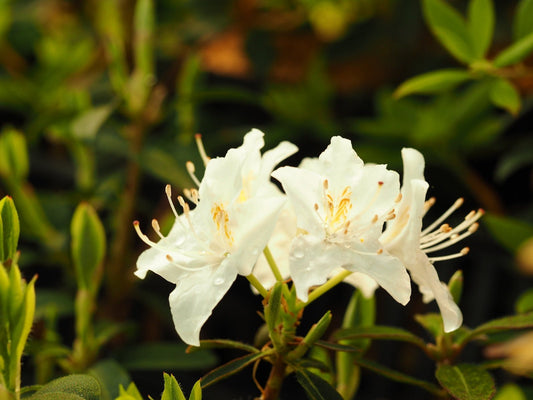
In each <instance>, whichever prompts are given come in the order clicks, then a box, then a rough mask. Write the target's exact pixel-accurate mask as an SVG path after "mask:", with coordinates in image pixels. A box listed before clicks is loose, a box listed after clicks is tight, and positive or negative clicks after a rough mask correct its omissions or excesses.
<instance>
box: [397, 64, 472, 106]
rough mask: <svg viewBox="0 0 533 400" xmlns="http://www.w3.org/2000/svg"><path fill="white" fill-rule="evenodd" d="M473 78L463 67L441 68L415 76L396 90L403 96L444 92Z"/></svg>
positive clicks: (398, 95) (398, 94) (399, 96)
mask: <svg viewBox="0 0 533 400" xmlns="http://www.w3.org/2000/svg"><path fill="white" fill-rule="evenodd" d="M469 79H471V76H470V73H469V72H468V71H466V70H462V69H441V70H438V71H433V72H428V73H425V74H422V75H418V76H415V77H414V78H411V79H408V80H407V81H405V82H404V83H402V84H401V85H400V86H399V87H398V88H397V89H396V91H395V92H394V97H396V98H397V99H398V98H401V97H404V96H407V95H410V94H433V93H442V92H445V91H448V90H451V89H453V88H454V87H456V86H458V85H460V84H461V83H463V82H466V81H467V80H469Z"/></svg>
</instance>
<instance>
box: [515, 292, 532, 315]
mask: <svg viewBox="0 0 533 400" xmlns="http://www.w3.org/2000/svg"><path fill="white" fill-rule="evenodd" d="M514 307H515V310H516V312H517V313H520V314H523V313H526V312H529V311H533V289H529V290H526V291H525V292H524V293H522V294H521V295H520V297H519V298H518V300H516V303H515V305H514Z"/></svg>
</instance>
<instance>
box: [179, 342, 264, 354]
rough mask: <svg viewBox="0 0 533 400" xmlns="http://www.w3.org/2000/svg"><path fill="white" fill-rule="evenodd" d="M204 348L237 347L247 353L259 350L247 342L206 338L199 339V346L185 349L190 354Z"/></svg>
mask: <svg viewBox="0 0 533 400" xmlns="http://www.w3.org/2000/svg"><path fill="white" fill-rule="evenodd" d="M204 349H237V350H243V351H247V352H249V353H257V352H258V351H259V349H256V348H255V347H253V346H250V345H249V344H246V343H242V342H236V341H234V340H228V339H207V340H200V347H197V346H190V347H189V348H188V349H187V353H189V354H191V353H195V352H197V351H200V350H204Z"/></svg>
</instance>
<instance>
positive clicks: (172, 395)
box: [161, 373, 186, 400]
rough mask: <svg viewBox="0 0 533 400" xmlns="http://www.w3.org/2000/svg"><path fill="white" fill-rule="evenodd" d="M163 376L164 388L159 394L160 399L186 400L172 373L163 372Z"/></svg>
mask: <svg viewBox="0 0 533 400" xmlns="http://www.w3.org/2000/svg"><path fill="white" fill-rule="evenodd" d="M163 376H164V378H165V389H164V390H163V393H162V394H161V400H186V399H185V396H184V395H183V392H182V391H181V387H180V385H179V383H178V381H177V380H176V378H174V375H169V374H166V373H165V374H163Z"/></svg>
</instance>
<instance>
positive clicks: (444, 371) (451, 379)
mask: <svg viewBox="0 0 533 400" xmlns="http://www.w3.org/2000/svg"><path fill="white" fill-rule="evenodd" d="M435 376H436V377H437V379H438V381H439V383H440V384H441V385H442V386H443V387H444V388H445V389H446V391H447V392H448V393H450V394H451V395H452V396H453V397H454V398H456V399H459V400H489V399H491V398H492V396H494V392H495V386H494V380H493V379H492V376H491V375H490V374H489V373H488V372H487V371H486V370H484V369H482V368H481V367H478V366H476V365H472V364H458V365H446V364H442V365H440V366H439V367H438V368H437V371H436V372H435Z"/></svg>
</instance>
